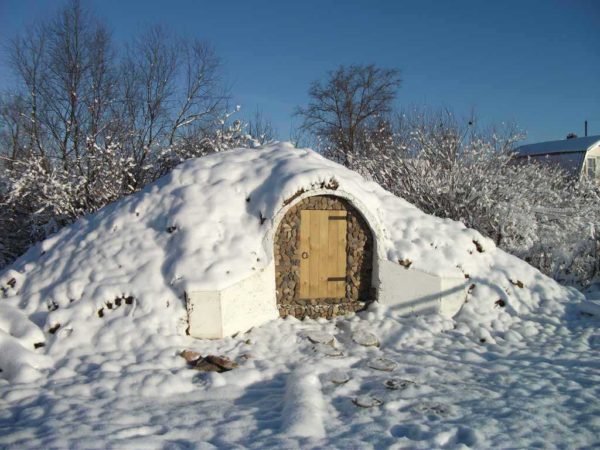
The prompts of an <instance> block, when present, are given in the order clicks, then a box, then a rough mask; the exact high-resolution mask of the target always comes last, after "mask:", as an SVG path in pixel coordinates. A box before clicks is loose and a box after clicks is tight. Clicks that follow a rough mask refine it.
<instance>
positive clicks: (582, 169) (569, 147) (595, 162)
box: [515, 135, 600, 183]
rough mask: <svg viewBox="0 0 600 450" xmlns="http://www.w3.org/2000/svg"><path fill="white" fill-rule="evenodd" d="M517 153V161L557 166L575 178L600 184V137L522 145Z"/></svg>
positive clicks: (516, 150)
mask: <svg viewBox="0 0 600 450" xmlns="http://www.w3.org/2000/svg"><path fill="white" fill-rule="evenodd" d="M515 153H516V154H517V160H525V159H527V160H529V161H536V162H539V163H543V164H552V165H556V166H559V167H560V168H562V169H563V170H564V171H565V172H566V173H567V174H568V175H570V176H572V177H573V178H576V179H581V178H583V177H587V178H590V179H594V180H596V181H597V182H599V183H600V135H598V136H586V137H581V138H571V139H564V140H561V141H548V142H538V143H535V144H527V145H522V146H521V147H518V148H517V149H515Z"/></svg>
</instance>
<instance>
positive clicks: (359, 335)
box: [352, 330, 379, 347]
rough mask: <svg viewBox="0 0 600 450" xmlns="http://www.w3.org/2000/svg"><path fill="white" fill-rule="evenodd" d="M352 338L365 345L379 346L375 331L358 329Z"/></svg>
mask: <svg viewBox="0 0 600 450" xmlns="http://www.w3.org/2000/svg"><path fill="white" fill-rule="evenodd" d="M352 340H353V341H354V342H356V343H357V344H358V345H362V346H364V347H379V339H378V338H377V336H375V335H374V334H373V333H370V332H368V331H364V330H356V331H355V332H354V333H352Z"/></svg>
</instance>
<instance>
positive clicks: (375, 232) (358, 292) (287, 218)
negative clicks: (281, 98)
mask: <svg viewBox="0 0 600 450" xmlns="http://www.w3.org/2000/svg"><path fill="white" fill-rule="evenodd" d="M288 151H297V150H292V149H288ZM312 155H315V156H317V155H316V154H314V153H312V152H311V156H312ZM317 161H322V162H323V165H324V166H326V165H327V166H328V165H331V164H334V163H331V162H330V161H327V160H325V159H323V158H321V157H318V160H317ZM287 169H288V170H289V168H287ZM321 169H325V167H322V168H321ZM340 169H341V167H340ZM295 170H297V173H296V174H294V173H292V174H289V173H286V174H285V176H284V175H283V174H278V172H277V171H276V170H275V171H273V172H272V173H271V175H270V177H269V178H270V179H269V180H267V182H266V183H265V186H263V187H262V188H260V189H259V190H258V193H259V195H260V196H261V197H263V201H262V206H263V208H259V211H258V213H257V216H258V218H259V221H260V225H261V227H262V233H264V236H263V249H264V252H265V253H266V256H267V257H266V260H267V263H266V265H264V266H263V267H262V268H260V269H258V268H257V269H256V270H254V273H253V274H252V275H250V276H249V277H247V278H245V279H243V280H241V281H239V282H237V283H232V284H231V285H229V286H226V287H224V288H223V289H218V290H212V291H205V290H202V291H195V290H189V291H187V292H186V301H187V307H188V316H189V328H188V332H189V333H190V334H191V335H192V336H195V337H199V338H220V337H224V336H228V335H232V334H235V333H238V332H243V331H245V330H247V329H249V328H251V327H253V326H257V325H260V324H262V323H264V322H266V321H268V320H272V319H274V318H277V317H287V316H294V317H296V318H298V319H303V318H305V317H309V318H313V319H316V318H326V319H330V318H332V317H335V316H343V315H345V314H348V313H351V312H356V311H360V310H362V309H364V308H365V307H366V306H368V304H369V303H371V302H373V301H379V302H381V303H384V304H387V305H391V306H393V307H394V308H397V309H398V310H400V311H401V312H403V313H405V314H421V313H441V314H444V315H446V316H449V317H451V316H453V315H454V314H455V313H456V312H457V311H458V310H459V309H460V306H461V305H462V304H463V302H464V300H465V295H466V287H467V284H466V281H465V275H464V273H462V272H460V271H459V270H457V268H456V267H449V268H448V270H442V271H440V270H439V269H438V270H435V268H432V270H423V269H422V268H419V267H415V266H413V265H412V261H411V260H410V259H408V258H395V259H390V252H389V251H387V250H386V248H385V247H386V245H389V238H388V236H387V235H388V233H387V230H386V229H385V227H384V226H383V224H382V223H381V220H380V219H379V218H378V215H379V214H378V213H380V211H377V210H374V208H373V207H372V206H370V205H369V197H370V196H369V195H365V199H361V198H360V197H359V194H360V189H350V190H347V186H346V185H345V183H344V182H343V180H342V182H341V183H340V181H339V180H338V178H339V177H336V176H335V175H331V176H324V175H326V174H328V173H331V172H329V171H328V170H324V171H323V173H321V175H320V177H319V178H318V180H319V181H316V182H315V181H313V182H311V183H309V184H308V185H307V183H306V182H303V181H302V179H303V178H304V172H305V171H304V170H303V168H302V167H301V166H297V167H296V168H295ZM342 170H343V171H345V172H350V171H348V170H347V169H342ZM350 173H351V174H352V176H354V177H357V178H359V179H360V177H359V176H358V175H357V174H353V173H352V172H350ZM295 175H296V177H295ZM280 176H282V177H283V178H282V179H279V178H276V177H280ZM292 186H293V190H292V189H291V188H292ZM268 189H276V190H277V191H276V192H270V193H268V194H266V193H265V191H266V190H268ZM282 192H289V194H288V195H285V196H282V195H281V194H282ZM255 197H256V196H255V195H249V196H248V197H247V198H246V202H247V206H248V208H247V209H249V210H252V203H253V202H255ZM265 200H266V202H267V204H266V205H265ZM269 203H270V204H269ZM264 206H267V207H266V208H264ZM263 210H264V211H263ZM269 212H270V213H269ZM431 245H433V244H431ZM433 250H434V251H435V249H433ZM392 258H393V257H392ZM260 262H262V261H260ZM436 272H437V273H436Z"/></svg>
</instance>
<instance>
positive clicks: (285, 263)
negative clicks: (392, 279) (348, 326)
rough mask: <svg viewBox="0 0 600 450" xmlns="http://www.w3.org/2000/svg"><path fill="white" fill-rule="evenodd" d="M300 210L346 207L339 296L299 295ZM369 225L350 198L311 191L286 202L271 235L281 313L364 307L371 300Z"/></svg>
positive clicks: (328, 313) (333, 312)
mask: <svg viewBox="0 0 600 450" xmlns="http://www.w3.org/2000/svg"><path fill="white" fill-rule="evenodd" d="M302 210H323V211H327V210H331V211H346V217H347V218H346V220H347V222H346V227H347V231H346V258H347V259H346V273H345V288H344V292H345V295H344V296H343V297H337V298H333V297H322V298H301V297H300V259H301V255H300V254H299V249H300V228H301V227H300V216H301V213H300V212H301V211H302ZM375 244H376V242H375V236H374V234H373V231H372V230H371V227H370V226H369V224H368V223H367V221H366V220H365V218H364V217H363V215H362V214H361V213H360V211H359V210H358V209H357V208H355V207H354V206H353V205H352V204H351V202H350V201H348V200H347V199H345V198H342V197H340V196H336V195H329V194H324V195H313V196H307V197H305V198H302V199H300V200H299V201H297V202H296V203H294V204H293V205H292V206H290V207H289V208H288V209H287V210H286V211H285V214H284V215H283V217H281V219H280V220H279V221H278V224H277V229H276V230H275V233H274V236H273V251H274V260H275V285H276V298H277V308H278V310H279V314H280V316H281V317H286V316H288V315H292V316H295V317H297V318H299V319H302V318H304V317H310V318H313V319H314V318H319V317H322V318H331V317H334V316H339V315H344V314H346V313H349V312H353V311H359V310H362V309H364V308H365V307H366V306H367V305H368V304H369V303H370V302H372V301H374V300H375V296H376V293H375V289H374V288H373V285H372V283H373V279H374V277H373V270H374V261H375V257H376V248H375Z"/></svg>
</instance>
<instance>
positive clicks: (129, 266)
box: [0, 144, 600, 448]
mask: <svg viewBox="0 0 600 450" xmlns="http://www.w3.org/2000/svg"><path fill="white" fill-rule="evenodd" d="M334 182H335V183H334ZM327 184H329V185H333V184H335V185H337V186H338V187H339V190H340V191H341V190H343V191H345V192H347V193H349V194H351V195H352V196H353V198H356V199H361V201H363V202H364V206H365V208H366V210H367V212H368V213H369V215H370V217H371V218H372V219H373V220H374V221H375V222H376V223H377V224H378V226H379V231H378V235H377V240H378V245H380V250H381V252H380V253H381V255H383V256H384V257H386V258H387V259H388V260H389V261H392V262H397V261H398V260H399V259H403V258H408V259H410V261H411V262H412V263H413V266H414V267H415V268H418V269H420V270H423V271H429V272H430V273H437V274H442V273H449V272H451V273H453V274H459V275H460V276H461V277H464V279H465V283H466V285H468V286H466V288H467V289H466V290H467V291H468V294H467V295H466V298H465V304H464V305H463V306H462V308H461V311H460V312H459V313H458V314H457V315H456V316H455V317H454V319H447V318H442V317H440V316H433V315H432V316H428V317H409V318H402V317H399V314H398V311H394V310H393V309H386V308H384V307H382V306H380V305H379V306H378V305H373V306H372V307H371V309H370V310H369V311H367V312H363V313H360V314H358V315H355V316H351V317H345V318H338V319H336V320H333V321H329V322H328V321H323V322H315V321H310V320H307V321H304V322H300V321H297V320H295V319H291V318H290V319H286V320H282V319H280V320H273V321H271V322H268V323H266V324H265V325H263V326H261V327H257V328H255V329H253V330H251V331H249V332H248V333H245V334H241V335H238V336H234V337H231V338H226V339H222V340H217V341H206V340H194V339H192V338H190V337H188V336H186V335H185V328H186V325H187V323H186V320H185V319H186V310H185V302H184V300H183V293H184V291H186V290H189V289H200V290H202V289H208V290H210V289H217V288H221V287H224V286H227V285H228V284H229V283H233V282H235V281H239V280H241V279H243V278H244V277H246V276H248V275H249V274H251V273H253V271H255V270H258V269H260V268H261V267H265V266H266V265H267V264H268V263H269V262H270V261H271V259H272V255H273V251H272V242H270V241H269V239H267V237H268V233H269V230H270V229H272V225H273V223H272V221H273V217H274V216H275V214H276V213H277V211H279V210H280V209H281V207H282V205H283V204H285V201H286V199H289V198H291V197H293V196H294V195H295V194H297V193H298V192H301V191H310V190H311V189H315V188H318V187H319V186H323V185H327ZM582 301H583V295H582V294H581V293H579V292H577V291H575V290H573V289H568V288H565V287H563V286H560V285H559V284H557V283H556V282H554V281H553V280H551V279H549V278H547V277H545V276H544V275H542V274H541V273H540V272H538V271H537V270H535V269H534V268H532V267H531V266H529V265H528V264H526V263H525V262H523V261H521V260H519V259H518V258H515V257H513V256H511V255H508V254H506V253H504V252H503V251H501V250H499V249H497V248H496V247H495V246H494V243H493V242H491V241H490V240H489V239H486V238H484V237H483V236H481V235H480V234H479V233H477V232H476V231H473V230H469V229H467V228H465V227H464V225H462V224H460V223H457V222H453V221H450V220H442V219H438V218H435V217H431V216H428V215H426V214H424V213H423V212H421V211H419V210H418V209H417V208H415V207H413V206H412V205H410V204H408V203H407V202H405V201H403V200H402V199H399V198H397V197H394V196H393V195H391V194H390V193H389V192H386V191H384V190H383V189H381V188H380V187H379V186H377V185H376V184H375V183H370V182H367V181H365V180H364V179H363V178H361V177H360V176H359V175H358V174H356V173H353V172H350V171H349V170H347V169H345V168H343V167H341V166H339V165H337V164H335V163H333V162H331V161H327V160H325V159H324V158H322V157H321V156H319V155H318V154H316V153H315V152H312V151H310V150H306V149H294V148H293V147H291V146H289V145H287V144H277V145H273V146H270V147H266V148H263V149H261V150H237V151H231V152H226V153H223V154H217V155H213V156H210V157H206V158H201V159H198V160H191V161H188V162H186V163H184V164H182V165H180V166H179V167H178V168H177V169H175V170H174V171H173V172H172V173H171V174H169V175H168V176H166V177H164V178H162V179H161V180H158V181H157V182H156V183H154V184H153V185H150V186H148V187H147V188H146V189H144V190H143V191H142V192H140V193H138V194H136V195H133V196H131V197H128V198H126V199H123V200H121V201H119V202H116V203H115V204H112V205H109V206H108V207H106V208H103V209H102V210H100V211H99V212H98V213H96V214H93V215H90V216H88V217H85V218H83V219H82V220H80V221H78V222H77V223H75V224H73V225H72V226H70V227H67V228H65V229H63V230H62V231H61V232H59V233H57V234H56V235H55V236H52V237H50V238H49V239H47V240H46V241H44V242H43V243H40V244H39V245H37V246H35V247H34V248H32V249H31V250H30V251H29V252H28V253H27V254H26V255H24V256H23V257H22V258H20V259H19V260H17V261H16V262H15V263H14V264H13V265H12V266H11V267H9V268H7V270H5V271H4V272H2V273H0V369H1V370H2V372H0V447H8V448H57V447H58V448H62V447H80V448H105V447H137V448H196V447H198V448H208V447H211V446H214V447H221V448H223V447H225V448H228V447H236V446H247V447H255V448H264V447H267V446H271V447H278V448H294V447H302V448H306V447H315V448H323V447H336V448H368V447H377V448H384V447H394V446H396V447H400V448H405V447H411V448H415V447H416V448H433V447H444V446H447V447H460V446H469V447H477V448H490V447H495V448H506V447H528V448H529V447H536V446H537V447H545V448H547V447H553V446H555V447H560V448H565V447H585V446H589V447H593V446H597V445H598V444H599V443H600V442H599V441H598V438H597V436H600V403H599V401H598V398H599V397H600V389H599V386H600V385H599V381H600V362H599V361H600V358H599V356H600V355H599V352H598V350H599V347H600V332H599V331H598V325H599V323H600V322H599V320H600V319H599V317H598V315H597V314H595V313H594V312H593V311H590V310H589V309H588V310H585V308H583V309H582V308H581V305H580V304H581V302H582ZM590 304H591V303H590ZM585 311H587V312H585ZM369 333H370V334H369ZM372 335H374V336H376V341H378V342H379V344H380V345H379V346H368V347H367V346H364V345H362V344H364V343H366V342H367V341H373V340H374V338H373V336H372ZM332 339H334V341H333V343H332V344H330V343H329V341H331V340H332ZM313 341H323V342H321V343H314V342H313ZM357 341H358V342H357ZM361 343H362V344H361ZM185 349H191V350H196V351H198V352H199V353H201V354H202V355H208V354H213V355H224V356H227V357H229V358H232V359H235V360H236V361H237V362H238V363H239V365H240V367H239V368H237V369H234V370H232V371H230V372H225V373H202V372H198V371H196V370H194V369H192V368H190V367H189V366H188V365H187V364H186V362H185V360H184V359H183V358H181V357H180V356H179V353H180V352H181V351H182V350H185ZM381 369H389V371H385V370H381ZM386 383H387V384H388V386H386ZM390 387H391V388H394V389H390Z"/></svg>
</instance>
